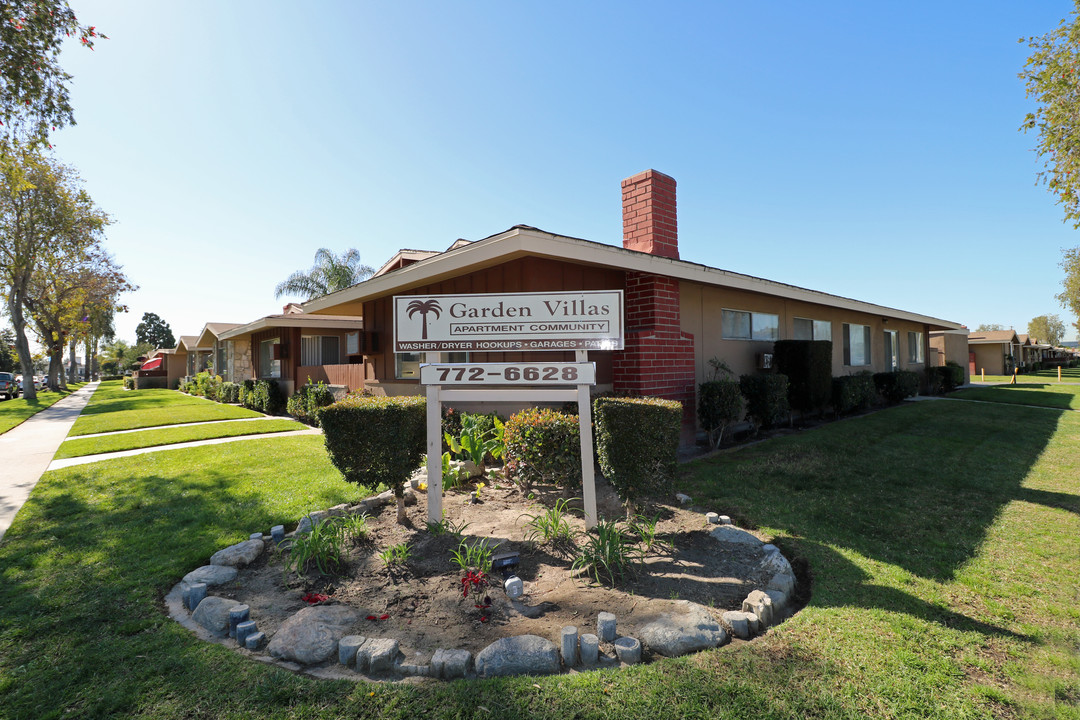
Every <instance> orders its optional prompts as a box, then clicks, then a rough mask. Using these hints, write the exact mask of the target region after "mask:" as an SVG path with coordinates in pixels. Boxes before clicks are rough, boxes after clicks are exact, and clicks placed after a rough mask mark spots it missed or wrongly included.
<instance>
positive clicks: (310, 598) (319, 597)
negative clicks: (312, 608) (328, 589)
mask: <svg viewBox="0 0 1080 720" xmlns="http://www.w3.org/2000/svg"><path fill="white" fill-rule="evenodd" d="M300 599H301V600H303V601H304V602H306V603H311V604H312V605H314V604H315V603H321V602H326V601H327V600H329V599H330V596H329V595H323V594H322V593H311V592H309V593H308V594H307V595H305V596H304V597H302V598H300Z"/></svg>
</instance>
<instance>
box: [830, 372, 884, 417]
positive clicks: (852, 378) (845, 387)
mask: <svg viewBox="0 0 1080 720" xmlns="http://www.w3.org/2000/svg"><path fill="white" fill-rule="evenodd" d="M876 400H877V388H876V387H874V375H873V373H870V372H866V371H863V372H860V373H855V374H854V375H841V376H840V377H835V378H833V398H832V404H833V411H834V412H835V413H836V414H837V415H844V414H845V413H849V412H856V411H858V410H869V409H870V407H871V406H872V405H873V404H874V402H875V401H876Z"/></svg>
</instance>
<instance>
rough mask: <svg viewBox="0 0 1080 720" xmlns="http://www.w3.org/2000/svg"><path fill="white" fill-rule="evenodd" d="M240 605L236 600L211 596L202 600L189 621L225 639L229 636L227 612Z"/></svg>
mask: <svg viewBox="0 0 1080 720" xmlns="http://www.w3.org/2000/svg"><path fill="white" fill-rule="evenodd" d="M242 604H243V603H240V602H237V601H236V600H230V599H228V598H223V597H216V596H213V595H211V596H209V597H205V598H203V600H202V602H200V603H199V606H198V607H196V608H195V612H194V613H192V615H191V619H192V620H194V621H195V622H197V623H199V624H200V625H202V626H203V627H204V628H206V629H207V630H209V631H210V632H211V633H213V634H214V635H217V636H218V637H226V636H228V634H229V611H230V610H232V609H233V608H234V607H240V605H242Z"/></svg>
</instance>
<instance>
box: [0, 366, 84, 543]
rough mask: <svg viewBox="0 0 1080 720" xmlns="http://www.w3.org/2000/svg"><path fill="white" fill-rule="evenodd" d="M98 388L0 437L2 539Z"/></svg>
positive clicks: (80, 391)
mask: <svg viewBox="0 0 1080 720" xmlns="http://www.w3.org/2000/svg"><path fill="white" fill-rule="evenodd" d="M97 386H98V384H97V383H96V382H95V383H90V384H89V385H84V386H83V387H81V388H79V389H78V390H76V391H75V392H74V393H72V394H71V395H69V396H68V397H66V398H64V399H63V400H61V401H59V402H58V403H56V404H55V405H53V406H52V407H49V408H45V409H44V410H42V411H41V412H39V413H38V414H37V415H34V416H33V417H31V418H30V419H29V420H27V421H26V422H24V423H23V424H21V425H19V426H17V427H14V428H12V429H11V430H8V431H7V432H6V433H4V434H3V435H0V538H3V537H4V533H6V532H7V529H8V528H9V527H11V522H12V520H14V519H15V514H16V513H17V512H19V508H21V507H22V506H23V503H25V502H26V498H28V497H29V496H30V491H31V490H33V489H34V486H35V485H37V482H38V480H39V479H40V478H41V474H42V473H44V472H45V470H46V469H47V468H48V467H49V463H50V462H52V459H53V455H55V454H56V450H57V448H58V447H60V443H62V442H63V441H64V438H66V437H67V434H68V433H69V432H70V431H71V426H72V425H73V424H74V423H75V419H76V418H78V417H79V413H81V412H82V410H83V408H84V407H86V403H87V402H89V400H90V396H91V395H93V393H94V390H95V389H97Z"/></svg>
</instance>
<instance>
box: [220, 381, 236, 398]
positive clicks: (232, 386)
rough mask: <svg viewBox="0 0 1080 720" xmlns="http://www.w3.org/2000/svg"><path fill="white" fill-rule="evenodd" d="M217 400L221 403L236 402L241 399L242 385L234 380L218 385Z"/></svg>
mask: <svg viewBox="0 0 1080 720" xmlns="http://www.w3.org/2000/svg"><path fill="white" fill-rule="evenodd" d="M217 401H218V402H220V403H236V402H239V401H240V386H239V385H237V384H236V383H234V382H223V383H221V385H219V386H218V390H217Z"/></svg>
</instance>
